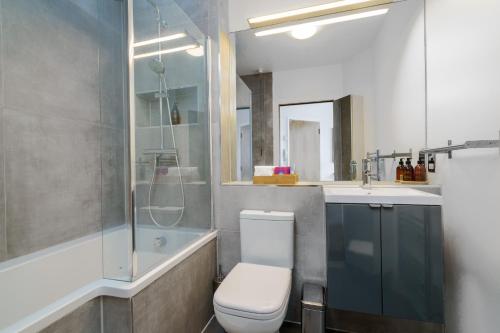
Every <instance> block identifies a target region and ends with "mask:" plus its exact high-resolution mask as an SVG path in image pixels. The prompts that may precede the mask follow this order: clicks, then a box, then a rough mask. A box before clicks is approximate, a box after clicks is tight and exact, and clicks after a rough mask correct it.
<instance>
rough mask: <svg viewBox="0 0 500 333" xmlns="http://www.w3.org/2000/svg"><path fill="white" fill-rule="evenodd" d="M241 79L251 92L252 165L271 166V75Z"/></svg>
mask: <svg viewBox="0 0 500 333" xmlns="http://www.w3.org/2000/svg"><path fill="white" fill-rule="evenodd" d="M241 79H242V80H243V81H244V82H245V84H246V85H247V86H248V88H250V90H251V91H252V158H253V165H273V163H274V160H273V73H262V74H255V75H245V76H242V77H241Z"/></svg>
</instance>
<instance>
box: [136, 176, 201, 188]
mask: <svg viewBox="0 0 500 333" xmlns="http://www.w3.org/2000/svg"><path fill="white" fill-rule="evenodd" d="M172 177H175V179H178V177H177V176H172ZM135 184H136V185H144V186H146V185H147V186H149V184H150V181H149V180H140V181H138V182H136V183H135ZM206 184H207V182H206V181H203V180H199V181H197V180H193V181H190V182H184V185H206ZM155 185H179V183H178V182H161V181H155Z"/></svg>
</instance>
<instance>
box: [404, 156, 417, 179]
mask: <svg viewBox="0 0 500 333" xmlns="http://www.w3.org/2000/svg"><path fill="white" fill-rule="evenodd" d="M403 179H404V180H405V181H407V182H411V181H413V180H415V170H414V169H413V166H412V165H411V159H410V158H408V159H407V160H406V167H405V172H404V177H403Z"/></svg>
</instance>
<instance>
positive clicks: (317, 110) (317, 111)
mask: <svg viewBox="0 0 500 333" xmlns="http://www.w3.org/2000/svg"><path fill="white" fill-rule="evenodd" d="M290 120H305V121H315V122H318V123H319V124H320V180H322V181H324V180H334V174H333V173H334V167H333V156H332V150H333V149H332V133H333V102H327V103H314V104H299V105H289V106H282V107H281V108H280V124H279V126H280V134H281V138H280V140H281V146H280V147H281V150H280V161H281V163H280V165H290V160H289V158H290V151H289V147H288V142H289V136H288V135H289V134H288V132H289V128H290ZM284 149H285V150H286V151H287V154H286V161H285V160H284V159H283V157H284V156H283V150H284Z"/></svg>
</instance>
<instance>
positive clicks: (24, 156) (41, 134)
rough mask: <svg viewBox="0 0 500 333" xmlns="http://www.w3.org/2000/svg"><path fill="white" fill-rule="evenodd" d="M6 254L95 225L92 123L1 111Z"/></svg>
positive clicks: (95, 163) (95, 128) (95, 155)
mask: <svg viewBox="0 0 500 333" xmlns="http://www.w3.org/2000/svg"><path fill="white" fill-rule="evenodd" d="M4 122H5V131H4V137H5V146H6V148H7V149H6V151H5V176H6V177H5V193H6V196H7V207H6V211H7V213H6V217H7V253H8V256H9V257H17V256H20V255H24V254H27V253H31V252H33V251H36V250H40V249H43V248H46V247H48V246H51V245H54V244H58V243H61V242H64V241H68V240H71V239H74V238H76V237H79V236H82V235H86V234H89V233H92V232H97V231H99V230H100V223H101V220H100V196H101V195H100V177H101V175H100V171H101V169H100V167H99V165H100V156H99V150H100V148H99V128H98V125H96V124H92V123H88V122H79V121H74V120H70V119H62V118H59V117H45V116H39V115H32V114H28V113H25V112H18V111H12V110H10V109H5V110H4Z"/></svg>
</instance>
